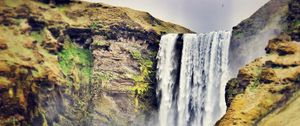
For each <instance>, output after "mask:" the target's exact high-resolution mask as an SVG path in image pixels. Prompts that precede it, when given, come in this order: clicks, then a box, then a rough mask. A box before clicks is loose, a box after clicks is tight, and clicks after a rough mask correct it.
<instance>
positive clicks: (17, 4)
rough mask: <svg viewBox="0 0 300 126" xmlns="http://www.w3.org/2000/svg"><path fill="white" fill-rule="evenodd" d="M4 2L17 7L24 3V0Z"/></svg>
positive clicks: (5, 0)
mask: <svg viewBox="0 0 300 126" xmlns="http://www.w3.org/2000/svg"><path fill="white" fill-rule="evenodd" d="M4 3H5V4H6V5H7V6H9V7H17V6H19V5H21V4H22V0H4Z"/></svg>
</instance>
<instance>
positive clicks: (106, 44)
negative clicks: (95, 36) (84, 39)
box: [92, 41, 108, 46]
mask: <svg viewBox="0 0 300 126" xmlns="http://www.w3.org/2000/svg"><path fill="white" fill-rule="evenodd" d="M92 45H93V46H108V43H106V42H104V41H94V42H93V43H92Z"/></svg>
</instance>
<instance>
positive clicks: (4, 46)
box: [0, 38, 8, 50]
mask: <svg viewBox="0 0 300 126" xmlns="http://www.w3.org/2000/svg"><path fill="white" fill-rule="evenodd" d="M7 48H8V46H7V44H6V43H5V40H3V39H1V38H0V50H5V49H7Z"/></svg>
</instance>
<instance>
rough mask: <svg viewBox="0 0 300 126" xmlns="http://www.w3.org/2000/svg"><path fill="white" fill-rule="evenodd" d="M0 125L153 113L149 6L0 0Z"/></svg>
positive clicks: (154, 31)
mask: <svg viewBox="0 0 300 126" xmlns="http://www.w3.org/2000/svg"><path fill="white" fill-rule="evenodd" d="M0 32H1V34H0V125H33V126H35V125H43V126H44V125H49V126H53V125H68V126H71V125H129V124H134V123H135V122H137V121H139V122H143V121H146V120H147V119H148V116H149V115H150V114H151V113H153V112H155V111H153V110H154V109H155V108H156V107H157V105H156V104H157V102H156V97H155V87H156V85H155V69H156V59H155V57H156V53H157V50H158V42H159V39H160V35H161V34H162V33H168V32H180V33H185V32H191V31H190V30H188V29H186V28H183V27H181V26H178V25H175V24H171V23H168V22H164V21H161V20H159V19H156V18H154V17H153V16H151V15H150V14H149V13H146V12H140V11H136V10H132V9H129V8H122V7H114V6H109V5H105V4H100V3H86V2H78V1H77V2H72V1H70V0H37V1H33V0H15V1H12V0H1V1H0Z"/></svg>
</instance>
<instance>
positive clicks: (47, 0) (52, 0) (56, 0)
mask: <svg viewBox="0 0 300 126" xmlns="http://www.w3.org/2000/svg"><path fill="white" fill-rule="evenodd" d="M38 1H40V2H43V3H47V4H50V3H51V4H68V3H70V2H71V0H38Z"/></svg>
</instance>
